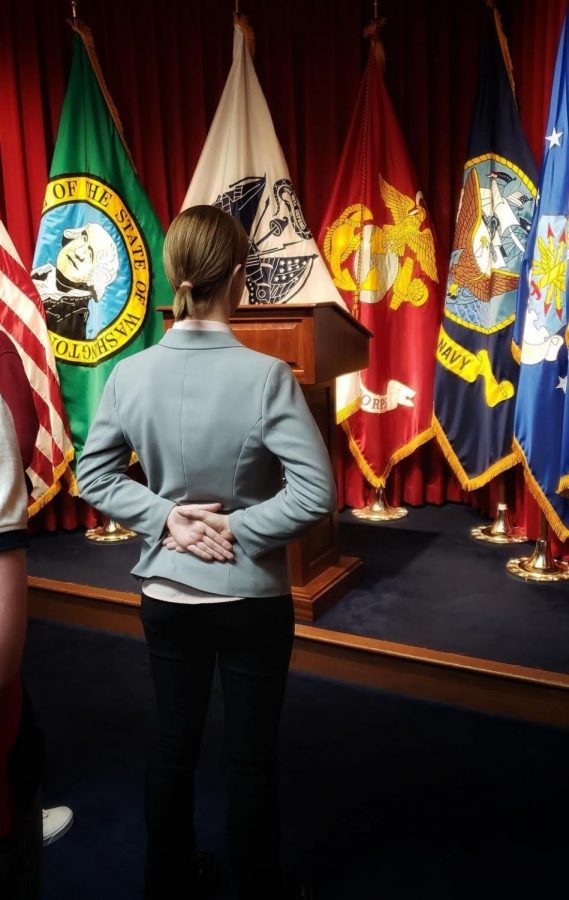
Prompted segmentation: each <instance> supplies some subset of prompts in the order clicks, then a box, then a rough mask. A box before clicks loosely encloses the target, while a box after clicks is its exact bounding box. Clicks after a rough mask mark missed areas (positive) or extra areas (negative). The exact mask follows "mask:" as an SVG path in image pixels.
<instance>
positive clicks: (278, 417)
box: [205, 361, 336, 558]
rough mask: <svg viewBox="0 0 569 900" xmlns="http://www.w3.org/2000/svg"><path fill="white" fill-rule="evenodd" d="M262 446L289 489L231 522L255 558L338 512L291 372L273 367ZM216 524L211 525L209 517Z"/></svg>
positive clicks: (324, 455) (321, 449) (324, 458)
mask: <svg viewBox="0 0 569 900" xmlns="http://www.w3.org/2000/svg"><path fill="white" fill-rule="evenodd" d="M262 422H263V433H262V436H263V443H264V445H265V446H266V447H267V448H268V449H269V450H270V451H271V452H272V453H274V454H275V456H277V457H278V458H279V460H280V461H281V463H282V465H283V469H284V476H285V479H286V483H285V486H284V487H283V489H282V490H280V491H279V492H278V493H277V494H275V496H274V497H271V498H270V499H269V500H265V501H263V502H262V503H257V504H255V505H254V506H250V507H248V508H247V509H239V510H236V511H235V512H233V513H231V514H230V515H229V517H228V524H229V528H230V531H231V532H232V534H233V535H235V539H236V540H237V542H238V544H239V545H240V546H241V547H242V548H243V550H244V551H245V553H246V554H247V555H248V556H250V557H252V558H254V557H256V556H261V555H262V554H263V553H267V552H268V551H269V550H272V549H274V548H275V547H280V546H282V545H284V544H288V543H290V542H291V541H292V540H294V539H295V538H296V537H298V536H299V535H300V534H301V533H302V532H303V531H304V530H305V529H306V528H308V527H309V526H310V525H313V524H314V523H315V522H318V521H319V520H320V519H322V518H323V517H324V516H326V515H328V514H329V513H331V512H333V511H334V510H335V508H336V487H335V484H334V478H333V475H332V470H331V466H330V459H329V457H328V452H327V450H326V446H325V444H324V441H323V440H322V436H321V434H320V431H319V430H318V426H317V425H316V422H315V421H314V419H313V417H312V414H311V412H310V410H309V409H308V406H307V403H306V400H305V399H304V396H303V393H302V390H301V388H300V386H299V384H298V382H297V381H296V379H295V377H294V376H293V374H292V372H291V370H290V367H289V366H288V365H287V364H286V363H284V362H281V361H277V362H275V364H274V365H273V367H272V368H271V371H270V373H269V376H268V378H267V382H266V384H265V389H264V393H263V407H262ZM205 521H206V522H211V524H213V521H214V520H213V519H212V518H210V517H209V516H206V517H205Z"/></svg>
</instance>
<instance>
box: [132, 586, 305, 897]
mask: <svg viewBox="0 0 569 900" xmlns="http://www.w3.org/2000/svg"><path fill="white" fill-rule="evenodd" d="M141 618H142V623H143V626H144V631H145V634H146V640H147V643H148V651H149V655H150V665H151V671H152V679H153V682H154V690H155V693H156V700H157V708H158V734H157V739H156V743H155V746H154V749H153V751H152V753H151V758H150V760H149V766H148V774H147V782H146V824H147V830H148V846H147V856H146V877H145V900H157V898H160V900H163V898H165V897H167V898H168V900H176V898H178V897H180V898H182V897H183V898H184V900H190V898H191V897H192V896H194V892H193V891H192V887H194V888H195V872H194V867H193V855H194V851H195V833H194V821H193V812H194V771H195V767H196V763H197V760H198V754H199V748H200V742H201V737H202V731H203V727H204V722H205V717H206V713H207V709H208V705H209V698H210V693H211V685H212V678H213V673H214V667H215V662H216V659H217V661H218V664H219V671H220V675H221V683H222V688H223V697H224V705H225V736H226V744H227V749H228V755H229V798H228V801H229V802H228V807H229V821H228V834H229V854H230V859H231V864H232V869H233V873H234V876H235V879H236V882H237V885H238V889H239V896H240V897H242V898H247V900H254V898H257V897H259V898H261V897H262V898H267V897H271V896H274V897H276V896H277V894H278V884H279V881H280V867H279V858H278V855H279V811H278V779H277V753H276V744H277V732H278V725H279V719H280V713H281V707H282V701H283V696H284V689H285V684H286V677H287V672H288V666H289V661H290V654H291V649H292V639H293V630H294V615H293V608H292V599H291V597H290V595H285V596H282V597H264V598H246V599H244V600H237V601H233V602H229V603H217V604H198V605H188V604H177V603H167V602H164V601H161V600H153V599H152V598H150V597H146V596H145V595H144V594H143V595H142V611H141Z"/></svg>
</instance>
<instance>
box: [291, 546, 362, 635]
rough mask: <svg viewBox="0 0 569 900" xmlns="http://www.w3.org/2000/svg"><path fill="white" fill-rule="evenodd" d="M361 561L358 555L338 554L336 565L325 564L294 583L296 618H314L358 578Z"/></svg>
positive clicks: (302, 620) (311, 620)
mask: <svg viewBox="0 0 569 900" xmlns="http://www.w3.org/2000/svg"><path fill="white" fill-rule="evenodd" d="M362 565H363V563H362V560H361V559H359V557H357V556H341V557H340V558H339V560H338V562H337V564H336V565H333V566H328V568H326V569H324V571H323V572H321V574H320V575H317V576H316V578H313V579H312V580H311V581H307V582H306V584H303V585H297V584H293V585H292V587H291V592H292V599H293V601H294V614H295V618H296V619H297V621H299V622H314V621H316V619H317V618H318V616H321V615H323V613H325V612H326V611H327V610H328V609H330V608H331V607H332V606H333V605H334V604H335V603H336V602H337V601H338V600H339V599H340V598H341V597H343V596H344V594H345V593H347V591H349V590H350V589H351V588H352V587H353V586H354V585H355V584H356V583H357V581H358V577H359V569H360V568H361V566H362Z"/></svg>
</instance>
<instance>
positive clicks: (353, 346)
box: [160, 302, 371, 622]
mask: <svg viewBox="0 0 569 900" xmlns="http://www.w3.org/2000/svg"><path fill="white" fill-rule="evenodd" d="M160 311H161V312H162V313H163V315H164V327H165V328H166V329H167V328H170V326H171V325H172V322H173V317H172V310H171V309H170V307H160ZM231 328H232V330H233V332H234V333H235V335H236V336H237V337H238V338H239V340H240V341H241V343H242V344H244V345H245V346H246V347H249V348H250V349H251V350H258V351H259V352H260V353H267V354H268V355H269V356H276V357H278V359H282V360H284V362H286V363H288V364H289V365H290V367H291V368H292V371H293V373H294V375H295V377H296V378H297V380H298V381H299V383H300V384H301V385H302V389H303V392H304V395H305V397H306V400H307V402H308V405H309V407H310V410H311V412H312V415H313V416H314V418H315V420H316V422H317V424H318V427H319V428H320V431H321V432H322V436H323V438H324V441H325V443H326V446H327V447H328V451H329V453H330V459H331V461H332V467H333V471H334V473H335V472H336V390H335V378H336V377H337V376H338V375H343V374H345V373H347V372H356V371H358V370H360V369H365V368H367V364H368V341H369V338H370V336H371V335H370V332H369V331H368V330H367V328H365V327H364V326H363V325H361V324H360V323H359V322H357V321H356V320H355V319H354V318H353V317H352V316H351V315H350V314H349V313H348V312H346V311H345V310H344V309H342V308H341V307H340V306H338V304H337V303H334V302H329V303H303V304H300V303H299V304H292V303H291V304H288V305H282V306H281V305H280V304H255V305H254V306H253V305H247V306H240V307H239V308H238V309H237V310H236V311H235V314H234V316H233V318H232V319H231ZM288 553H289V566H290V573H291V582H292V595H293V598H294V609H295V614H296V617H297V619H300V620H302V621H305V622H314V620H315V619H316V618H317V616H318V615H320V614H321V613H323V612H325V611H326V610H327V609H329V608H330V607H331V606H332V605H333V604H334V603H335V602H336V601H337V600H339V599H340V597H342V596H343V595H344V594H345V593H346V591H347V590H348V588H350V587H351V586H352V584H353V583H354V581H355V579H356V572H357V570H358V569H359V567H360V566H361V560H360V559H358V557H356V556H341V555H340V548H339V531H338V511H337V510H336V511H335V512H334V513H333V514H332V515H331V516H328V517H327V518H326V519H323V520H322V521H321V522H318V524H317V525H314V526H313V527H312V528H310V529H309V530H308V531H306V532H305V533H304V535H303V536H302V538H300V539H299V540H297V541H295V542H294V543H293V544H291V545H290V546H289V551H288Z"/></svg>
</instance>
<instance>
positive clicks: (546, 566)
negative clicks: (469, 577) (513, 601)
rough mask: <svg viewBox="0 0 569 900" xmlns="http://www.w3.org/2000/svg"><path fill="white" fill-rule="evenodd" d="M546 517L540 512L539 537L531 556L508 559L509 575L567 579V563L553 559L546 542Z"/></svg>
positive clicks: (541, 580) (541, 579)
mask: <svg viewBox="0 0 569 900" xmlns="http://www.w3.org/2000/svg"><path fill="white" fill-rule="evenodd" d="M547 531H548V526H547V519H546V518H545V516H544V515H543V513H542V514H541V522H540V526H539V537H538V539H537V542H536V545H535V549H534V551H533V553H532V555H531V556H522V557H520V558H519V559H510V560H509V561H508V562H507V563H506V568H507V570H508V572H509V573H510V575H514V576H515V577H516V578H522V579H523V580H524V581H533V582H552V581H569V563H566V562H563V560H557V559H554V558H553V556H552V554H551V550H550V548H549V545H548V542H547Z"/></svg>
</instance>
